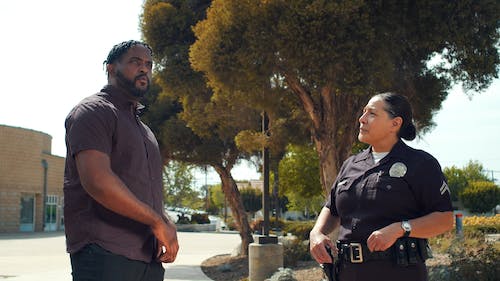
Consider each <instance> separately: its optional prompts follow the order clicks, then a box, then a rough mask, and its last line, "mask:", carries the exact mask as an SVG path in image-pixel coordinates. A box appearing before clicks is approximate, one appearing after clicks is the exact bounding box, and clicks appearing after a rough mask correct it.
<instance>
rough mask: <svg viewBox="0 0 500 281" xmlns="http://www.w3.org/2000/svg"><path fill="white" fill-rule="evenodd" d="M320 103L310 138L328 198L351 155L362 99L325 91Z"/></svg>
mask: <svg viewBox="0 0 500 281" xmlns="http://www.w3.org/2000/svg"><path fill="white" fill-rule="evenodd" d="M321 101H322V102H321V106H320V111H319V113H320V116H321V122H320V126H319V127H318V128H316V127H315V128H314V129H313V139H314V143H315V145H316V150H317V152H318V156H319V163H320V176H321V184H322V187H323V191H324V193H325V195H326V196H328V194H329V193H330V189H331V187H332V185H333V183H334V182H335V178H336V177H337V173H338V171H339V170H340V167H341V166H342V163H343V162H344V161H345V159H346V158H347V157H348V156H349V155H350V154H351V149H352V145H353V144H354V142H355V141H356V139H357V130H358V128H359V123H358V119H359V116H360V114H361V111H362V108H361V107H362V104H363V102H364V97H360V96H356V95H354V94H351V95H349V94H335V93H334V92H333V91H331V90H328V89H325V88H324V89H323V90H322V95H321Z"/></svg>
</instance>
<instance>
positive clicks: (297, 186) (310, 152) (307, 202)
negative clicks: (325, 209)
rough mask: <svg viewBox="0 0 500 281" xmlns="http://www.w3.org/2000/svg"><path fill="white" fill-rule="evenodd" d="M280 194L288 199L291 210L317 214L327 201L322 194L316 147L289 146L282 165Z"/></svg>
mask: <svg viewBox="0 0 500 281" xmlns="http://www.w3.org/2000/svg"><path fill="white" fill-rule="evenodd" d="M279 169H280V174H281V175H282V179H281V181H280V194H281V195H284V196H286V197H287V198H288V200H289V203H288V207H289V209H290V210H297V211H306V212H314V213H317V212H318V211H319V210H320V209H321V206H322V204H321V203H322V202H324V200H325V196H324V194H322V192H321V182H320V176H319V161H318V154H317V153H316V151H315V149H314V146H313V145H312V144H310V145H304V146H297V145H289V146H288V152H287V153H286V155H285V157H284V158H283V160H282V161H281V163H280V167H279Z"/></svg>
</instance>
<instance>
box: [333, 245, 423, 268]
mask: <svg viewBox="0 0 500 281" xmlns="http://www.w3.org/2000/svg"><path fill="white" fill-rule="evenodd" d="M337 249H338V253H339V259H340V260H341V261H345V262H349V263H363V262H367V261H371V260H390V261H394V262H395V263H396V264H398V265H400V266H407V265H409V264H416V263H419V262H423V261H425V260H426V259H427V258H430V257H432V253H431V251H430V248H429V246H428V243H427V240H426V239H417V238H399V239H397V240H396V242H395V243H394V245H392V246H391V247H390V248H389V249H387V250H385V251H375V252H371V251H370V250H369V249H368V246H367V245H366V244H365V243H356V242H340V241H339V242H337Z"/></svg>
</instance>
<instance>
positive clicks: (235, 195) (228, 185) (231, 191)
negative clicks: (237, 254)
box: [213, 165, 253, 256]
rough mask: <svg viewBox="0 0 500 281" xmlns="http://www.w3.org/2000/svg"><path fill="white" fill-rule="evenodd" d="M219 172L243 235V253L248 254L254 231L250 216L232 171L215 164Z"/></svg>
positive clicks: (224, 190)
mask: <svg viewBox="0 0 500 281" xmlns="http://www.w3.org/2000/svg"><path fill="white" fill-rule="evenodd" d="M213 167H214V169H215V171H216V172H217V174H219V176H220V179H221V182H222V191H223V192H224V196H225V198H226V199H227V201H228V202H229V207H230V208H231V212H232V214H233V218H234V220H235V222H236V227H237V228H238V231H239V233H240V237H241V255H244V256H246V255H248V245H249V244H250V243H252V242H253V236H252V231H251V229H250V224H249V223H248V217H247V214H246V212H245V208H244V207H243V201H242V200H241V196H240V191H239V190H238V187H237V185H236V182H235V181H234V179H233V177H232V175H231V172H230V171H228V170H227V169H226V168H225V167H223V166H222V165H216V166H213Z"/></svg>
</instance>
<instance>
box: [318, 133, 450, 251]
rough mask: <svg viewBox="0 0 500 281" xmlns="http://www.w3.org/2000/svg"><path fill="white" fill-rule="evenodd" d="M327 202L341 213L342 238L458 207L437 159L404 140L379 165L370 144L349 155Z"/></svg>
mask: <svg viewBox="0 0 500 281" xmlns="http://www.w3.org/2000/svg"><path fill="white" fill-rule="evenodd" d="M325 206H326V207H328V208H330V212H331V213H332V215H334V216H338V217H339V218H340V232H339V240H341V241H353V242H365V241H366V240H367V239H368V237H369V236H370V234H371V233H372V232H373V231H375V230H378V229H381V228H383V227H385V226H387V225H389V224H391V223H394V222H398V221H402V220H405V219H407V220H409V219H414V218H418V217H421V216H424V215H427V214H429V213H432V212H435V211H439V212H446V211H452V210H453V209H452V206H451V200H450V191H449V188H448V185H447V183H446V181H445V177H444V175H443V173H442V171H441V167H440V165H439V163H438V161H437V160H436V159H435V158H434V157H432V156H431V155H430V154H428V153H426V152H424V151H421V150H416V149H413V148H411V147H409V146H407V145H406V144H405V143H404V142H403V141H399V142H398V143H396V145H395V146H394V147H393V148H392V150H391V151H390V153H389V154H388V155H386V156H385V157H384V158H383V159H381V160H380V161H379V162H378V163H377V164H376V163H375V162H374V160H373V156H372V154H371V148H369V149H367V150H365V151H363V152H361V153H360V154H357V155H354V156H351V157H350V158H348V159H347V160H346V161H345V162H344V164H343V165H342V167H341V170H340V172H339V174H338V176H337V179H336V181H335V183H334V184H333V186H332V189H331V192H330V196H329V198H328V200H327V203H326V205H325Z"/></svg>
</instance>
